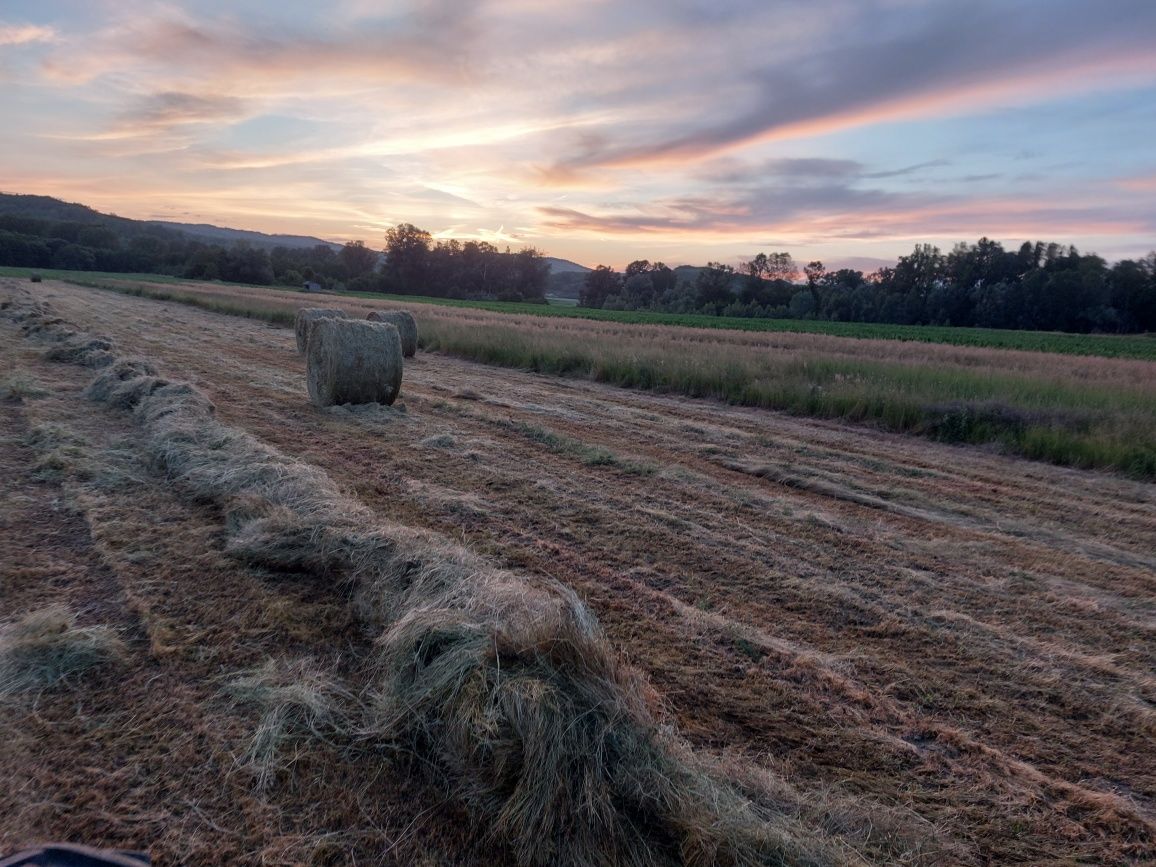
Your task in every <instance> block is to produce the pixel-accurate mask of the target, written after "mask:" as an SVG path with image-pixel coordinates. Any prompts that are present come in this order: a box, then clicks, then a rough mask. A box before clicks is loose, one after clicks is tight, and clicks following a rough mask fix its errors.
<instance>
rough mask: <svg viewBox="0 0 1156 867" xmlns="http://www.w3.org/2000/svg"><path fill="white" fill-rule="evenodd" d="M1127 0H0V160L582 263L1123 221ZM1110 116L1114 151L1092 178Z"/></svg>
mask: <svg viewBox="0 0 1156 867" xmlns="http://www.w3.org/2000/svg"><path fill="white" fill-rule="evenodd" d="M1118 7H1119V8H1118V9H1117V12H1118V13H1119V14H1118V15H1117V16H1115V17H1113V16H1107V15H1104V14H1099V13H1097V14H1092V12H1091V11H1090V7H1089V4H1086V3H1082V2H1078V0H1049V2H1048V3H1045V2H1043V0H1010V2H1008V3H1006V4H994V3H979V4H975V5H974V6H973V7H970V8H969V10H968V14H966V15H963V14H960V10H959V7H958V4H953V3H951V2H948V0H918V2H909V0H897V2H886V3H873V4H860V3H853V2H850V0H814V2H801V0H789V2H784V3H780V4H765V3H759V2H753V0H751V2H748V0H732V2H727V3H720V2H713V0H677V2H671V0H638V2H637V3H629V4H627V3H616V2H609V0H602V2H597V3H584V4H568V5H565V6H559V4H556V3H548V2H545V0H479V2H466V0H411V2H405V3H399V4H381V3H371V2H366V0H341V2H339V3H336V4H329V5H327V6H324V7H322V6H318V7H317V8H312V7H310V6H308V5H307V4H300V5H295V6H293V7H292V9H287V10H277V9H276V8H275V7H270V6H268V5H267V4H260V3H256V2H244V3H237V4H227V3H222V2H214V3H211V4H210V3H207V2H197V0H188V2H184V3H182V4H180V5H177V4H155V3H143V2H138V3H131V4H112V3H105V4H92V5H91V6H85V7H84V10H83V14H82V15H81V14H79V13H78V14H77V15H75V16H72V17H71V18H70V17H69V16H64V15H60V16H58V17H57V18H52V16H51V15H42V14H40V11H37V14H36V15H35V16H31V19H32V20H36V21H37V22H41V21H49V22H50V23H37V24H17V23H9V24H0V45H4V46H21V45H32V44H35V45H38V46H40V47H38V48H37V49H36V50H35V51H31V52H24V53H22V54H21V57H22V60H21V61H20V63H19V64H13V69H15V70H18V71H17V72H15V73H13V72H7V70H6V72H7V75H8V76H9V78H11V77H12V76H13V75H18V76H19V77H20V80H19V82H18V84H19V87H14V88H8V89H7V90H6V92H3V93H0V110H3V111H4V112H5V115H6V117H8V118H11V119H13V122H12V123H11V124H10V131H9V132H8V134H7V135H8V138H7V140H0V159H3V160H4V163H5V165H6V167H7V166H13V167H14V170H12V171H9V172H6V175H7V177H6V182H7V183H8V184H10V185H13V186H14V187H15V186H16V185H17V184H19V186H20V189H19V191H22V192H36V193H46V194H51V195H58V196H61V197H63V198H66V199H70V200H83V201H85V202H86V203H88V204H91V205H93V206H96V207H103V208H108V209H112V210H116V211H118V212H120V213H122V214H125V215H127V216H140V215H146V214H150V213H155V212H157V211H158V210H164V209H175V210H177V211H180V212H182V213H184V212H188V213H192V214H196V215H197V217H196V218H197V219H198V220H203V221H207V222H218V223H224V224H233V225H237V226H239V227H242V228H255V229H263V230H267V231H287V232H294V233H305V234H323V235H324V236H326V237H332V238H337V239H341V240H344V239H352V238H357V239H360V240H365V241H367V242H369V243H371V244H380V243H381V235H382V233H383V232H384V229H385V228H387V227H388V226H389V225H391V224H392V223H394V222H401V221H405V222H413V223H415V224H417V225H420V226H422V227H423V228H426V229H428V230H430V231H431V232H432V233H433V234H434V235H435V236H436V237H440V238H461V239H467V238H476V239H485V240H490V241H491V242H493V243H500V244H502V245H505V244H510V245H512V246H513V245H517V244H520V243H524V242H525V241H526V240H527V239H529V238H533V239H534V243H535V244H538V245H539V246H542V247H544V248H546V249H548V251H550V252H553V253H557V254H560V255H570V256H573V257H576V258H580V259H582V260H585V261H587V262H592V263H593V262H597V261H604V260H605V259H609V258H610V257H611V256H624V257H627V260H629V258H635V256H633V255H630V253H629V250H628V249H627V248H628V246H629V245H630V244H634V245H637V250H636V252H637V254H638V255H642V256H646V255H648V254H649V253H650V251H651V250H661V251H663V255H664V257H665V258H668V259H672V260H674V261H691V262H701V261H705V260H706V259H709V258H712V257H714V256H715V255H721V251H732V250H736V249H746V250H748V251H751V250H754V249H756V248H757V247H760V246H764V245H766V244H767V243H769V242H771V241H774V242H777V243H783V244H786V243H796V244H799V245H802V246H804V247H805V248H806V249H809V250H813V251H815V252H816V254H817V255H823V256H827V257H832V258H835V257H838V256H840V255H841V256H844V257H846V256H848V255H851V254H853V253H854V254H858V253H859V252H862V251H861V248H862V246H863V245H868V244H870V245H876V246H874V247H872V254H875V253H882V254H884V255H894V254H897V253H901V252H905V250H904V247H905V246H907V245H908V243H909V242H910V241H912V240H925V239H932V238H935V239H938V238H942V237H949V238H953V239H954V240H962V239H964V238H970V239H974V238H975V237H978V235H980V234H995V233H1004V235H1007V236H1016V237H1020V235H1018V234H1017V233H1022V236H1024V237H1026V236H1038V235H1043V234H1050V235H1053V236H1056V237H1057V239H1058V240H1060V239H1062V240H1072V241H1079V242H1080V243H1081V246H1083V247H1086V246H1088V244H1089V243H1095V242H1097V241H1099V240H1103V241H1104V242H1105V243H1112V244H1116V245H1117V246H1119V245H1121V244H1124V243H1125V241H1124V240H1122V239H1123V238H1125V237H1128V238H1132V237H1136V236H1142V235H1143V234H1144V233H1145V232H1151V231H1152V229H1153V225H1154V223H1156V206H1153V205H1152V204H1150V203H1149V200H1150V198H1151V197H1150V196H1146V195H1144V194H1145V193H1150V192H1151V191H1152V190H1153V189H1154V187H1153V180H1152V179H1153V178H1154V177H1156V174H1154V173H1156V160H1154V159H1153V158H1152V157H1151V156H1150V155H1148V154H1147V152H1146V151H1145V150H1144V148H1143V147H1142V143H1143V142H1144V141H1150V140H1151V139H1152V137H1153V135H1156V119H1154V118H1153V117H1152V116H1151V113H1150V112H1148V113H1147V114H1144V113H1142V112H1139V111H1138V110H1137V109H1136V108H1135V107H1134V106H1141V105H1142V104H1143V101H1144V100H1145V99H1151V98H1152V96H1153V90H1154V89H1156V53H1153V52H1152V51H1151V50H1150V44H1151V39H1146V38H1143V34H1144V32H1145V30H1146V28H1147V29H1148V31H1149V32H1151V30H1152V29H1153V28H1156V6H1153V5H1152V4H1150V3H1145V2H1141V0H1119V2H1118ZM30 10H31V7H30ZM383 10H384V11H383ZM1044 11H1048V13H1049V14H1048V19H1047V20H1048V22H1049V23H1048V26H1047V28H1046V29H1047V34H1046V35H1047V38H1046V39H1044V38H1041V36H1040V28H1041V27H1042V26H1043V25H1041V23H1040V22H1041V14H1042V12H1044ZM21 17H22V18H25V19H27V18H28V17H29V16H21ZM25 55H26V56H25ZM1108 94H1110V95H1113V96H1115V97H1116V98H1117V99H1118V100H1119V102H1118V105H1119V106H1120V108H1118V109H1115V111H1116V114H1115V115H1114V114H1113V113H1112V111H1113V109H1111V108H1106V107H1105V106H1104V104H1103V97H1104V96H1105V95H1108ZM1130 94H1133V96H1131V97H1129V95H1130ZM1129 98H1131V102H1132V103H1133V104H1134V106H1133V107H1131V108H1129V103H1128V100H1129ZM1114 105H1115V104H1114ZM1009 109H1010V110H1011V111H1008V110H1009ZM1025 109H1039V119H1040V121H1039V122H1040V127H1039V128H1038V130H1037V129H1033V130H1032V133H1031V134H1032V136H1033V138H1032V140H1030V141H1024V142H1023V143H1022V145H1020V146H1018V147H1015V148H1014V150H1015V151H1017V152H1022V153H1026V154H1029V156H1027V157H1025V158H1024V159H1023V161H1022V163H1018V164H1016V165H1014V166H1013V165H1012V164H1011V163H1012V161H1013V157H1011V156H1010V155H1009V154H1010V153H1011V152H1012V150H1013V148H1012V144H1011V143H1009V142H1008V137H1009V132H1008V130H1009V129H1011V128H1012V127H1011V126H1010V125H1009V117H1011V116H1012V115H1014V114H1015V113H1016V112H1020V111H1023V110H1025ZM1126 110H1130V111H1132V112H1133V115H1134V117H1133V116H1132V115H1129V116H1128V117H1125V116H1124V112H1125V111H1126ZM1117 115H1118V116H1119V117H1118V118H1117ZM48 117H50V118H51V119H52V123H51V124H47V123H46V122H45V118H48ZM949 117H951V118H960V117H962V118H966V119H967V121H968V125H969V127H968V129H969V136H970V138H969V139H968V140H967V141H953V140H944V139H942V138H940V139H937V138H935V137H934V136H929V137H927V138H926V139H924V138H921V137H920V136H918V135H913V134H910V133H911V130H913V129H914V128H915V125H918V124H924V125H925V126H926V125H931V124H934V123H942V119H943V118H949ZM1093 117H1094V118H1095V120H1094V121H1092V120H1090V118H1093ZM1112 124H1116V126H1112ZM1128 124H1132V126H1131V127H1129V126H1128ZM1016 129H1020V128H1018V127H1017V128H1016ZM1108 129H1116V130H1128V129H1132V130H1135V132H1133V133H1132V134H1131V135H1109V134H1108V133H1107V132H1106V130H1108ZM840 131H855V133H854V134H850V133H847V134H844V135H836V133H838V132H840ZM857 136H859V137H861V138H863V139H866V138H867V137H869V136H870V137H872V140H873V141H880V140H884V141H885V142H886V144H885V146H882V147H875V148H874V149H872V148H869V147H868V146H867V145H866V144H865V143H864V142H861V141H857V140H856V138H857ZM1093 140H1096V141H1104V144H1103V145H1102V147H1103V148H1104V150H1105V154H1108V153H1110V154H1111V158H1112V159H1113V160H1114V161H1115V164H1117V165H1118V166H1119V168H1118V172H1117V173H1118V174H1119V176H1120V178H1121V179H1120V180H1115V181H1109V182H1107V183H1103V184H1101V185H1100V186H1099V187H1096V186H1093V184H1092V178H1093V175H1092V170H1091V169H1089V168H1086V167H1085V164H1086V163H1087V159H1086V153H1087V149H1088V148H1089V147H1091V145H1090V144H1089V142H1091V141H1093ZM993 142H994V143H996V144H994V145H993V144H992V143H993ZM1100 146H1101V145H1096V147H1100ZM1001 148H1002V150H1001ZM948 166H950V171H948V170H947V167H948ZM1057 166H1059V167H1060V168H1057ZM936 169H938V170H936ZM983 178H987V179H990V180H991V183H988V184H986V185H985V184H983V183H982V182H981V181H980V180H977V179H983ZM969 179H970V180H969ZM1057 185H1062V186H1063V187H1064V188H1065V189H1067V190H1069V191H1071V195H1067V196H1058V195H1057V194H1056V192H1055V190H1056V189H1057V188H1059V187H1058V186H1057ZM995 193H999V195H995ZM510 226H513V227H517V228H514V229H508V228H506V227H510ZM495 227H496V228H495ZM886 244H890V245H891V247H890V248H888V249H887V250H883V249H882V245H886ZM1136 252H1142V251H1136Z"/></svg>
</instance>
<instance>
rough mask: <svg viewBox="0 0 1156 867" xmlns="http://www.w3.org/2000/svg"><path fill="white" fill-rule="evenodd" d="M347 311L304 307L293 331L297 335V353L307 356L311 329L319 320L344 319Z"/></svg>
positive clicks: (294, 323)
mask: <svg viewBox="0 0 1156 867" xmlns="http://www.w3.org/2000/svg"><path fill="white" fill-rule="evenodd" d="M344 318H345V311H344V310H337V309H336V308H334V307H302V308H301V309H300V310H298V311H297V317H296V318H295V319H294V320H293V331H294V332H295V333H296V335H297V351H298V352H300V353H301V354H302V355H304V354H305V348H306V347H307V346H308V345H309V328H310V326H311V325H312V324H313V323H314V322H316V321H317V320H318V319H344Z"/></svg>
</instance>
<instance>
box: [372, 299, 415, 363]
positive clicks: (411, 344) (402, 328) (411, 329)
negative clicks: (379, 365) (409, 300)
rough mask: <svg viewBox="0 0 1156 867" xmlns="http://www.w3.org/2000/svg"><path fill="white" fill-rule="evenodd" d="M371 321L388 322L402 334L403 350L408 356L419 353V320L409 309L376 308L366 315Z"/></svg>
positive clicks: (411, 356)
mask: <svg viewBox="0 0 1156 867" xmlns="http://www.w3.org/2000/svg"><path fill="white" fill-rule="evenodd" d="M366 318H367V319H368V320H369V321H370V322H388V323H389V324H390V325H392V326H394V327H395V328H397V330H398V333H399V334H401V351H402V354H403V355H404V356H405V357H406V358H413V357H414V356H415V355H416V354H417V320H416V319H414V318H413V314H412V313H410V312H409V311H408V310H374V311H373V312H372V313H370V314H369V316H367V317H366Z"/></svg>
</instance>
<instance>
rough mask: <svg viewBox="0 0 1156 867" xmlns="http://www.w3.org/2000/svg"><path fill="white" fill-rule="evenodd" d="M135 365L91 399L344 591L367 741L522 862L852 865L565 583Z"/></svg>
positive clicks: (273, 562)
mask: <svg viewBox="0 0 1156 867" xmlns="http://www.w3.org/2000/svg"><path fill="white" fill-rule="evenodd" d="M133 364H134V363H133V362H131V361H125V362H118V363H115V364H113V365H110V366H109V367H108V368H106V369H105V370H104V371H102V372H101V373H100V374H99V375H98V376H97V378H96V380H95V381H94V382H93V384H92V386H91V387H90V389H89V394H90V395H91V396H93V397H94V398H96V399H98V400H103V401H105V402H109V403H114V404H117V405H122V406H131V407H132V409H133V412H134V413H135V415H136V418H137V419H138V421H139V423H140V424H141V425H142V427H143V430H144V432H145V437H146V442H147V444H148V448H149V449H150V451H151V453H152V455H153V457H154V458H155V459H156V461H157V463H158V465H159V467H160V468H161V469H163V470H164V471H165V472H166V473H167V474H168V475H169V476H170V477H171V478H173V479H175V480H177V481H178V482H179V483H181V484H182V485H184V486H185V487H186V489H187V490H190V491H191V492H192V493H193V494H194V495H195V496H197V497H198V498H201V499H204V500H206V501H208V502H212V503H215V504H217V505H219V506H220V507H221V508H222V509H223V510H224V512H225V515H226V544H227V548H228V550H229V551H230V552H231V553H232V554H233V555H234V556H236V557H238V558H240V559H242V560H245V561H247V562H251V563H253V564H257V565H260V566H261V567H263V568H266V569H275V570H277V569H280V570H294V571H305V572H309V573H312V574H314V575H316V576H318V577H319V578H322V579H324V580H327V581H332V582H340V583H342V584H345V585H347V586H348V587H349V589H350V590H351V591H352V592H353V596H354V602H355V605H356V606H357V609H358V611H359V613H360V615H361V616H362V617H363V619H364V620H365V621H366V622H367V623H368V624H370V625H371V626H373V627H374V628H376V629H379V630H380V638H379V640H378V656H377V662H378V663H379V666H380V674H379V675H378V684H377V691H376V695H375V697H374V699H373V711H372V715H371V720H372V721H371V724H370V725H369V731H368V734H370V735H371V736H373V737H375V738H379V739H381V740H383V741H385V742H388V743H390V744H393V745H395V746H396V747H398V749H396V750H394V751H392V752H393V753H394V754H400V755H412V756H414V757H415V758H416V759H417V766H418V767H429V766H431V765H432V766H433V767H435V768H437V769H438V770H439V772H440V774H441V776H442V778H443V779H444V780H445V781H446V784H447V785H448V787H449V788H450V789H451V790H452V793H453V794H454V795H455V796H456V797H457V798H459V799H460V800H461V801H463V802H464V803H465V804H466V805H467V806H468V807H469V809H470V810H471V812H472V815H473V816H474V819H475V821H476V822H477V824H478V826H479V827H481V828H485V829H488V831H489V833H491V834H492V835H493V836H495V837H496V838H499V839H501V840H502V841H504V842H505V843H506V844H507V845H508V846H509V847H510V848H511V850H512V851H513V852H514V853H515V855H516V857H517V859H518V861H519V862H520V863H522V864H526V865H547V864H550V865H555V864H560V865H591V864H606V865H611V864H615V865H640V867H641V865H672V864H691V865H712V864H719V865H728V864H829V863H836V862H840V861H851V860H854V857H853V856H851V855H848V854H846V853H843V854H842V855H840V856H838V857H837V856H835V855H833V854H831V852H832V851H833V848H834V847H833V845H831V846H828V845H827V844H825V843H820V842H815V841H814V840H813V839H808V838H810V837H814V836H815V835H814V834H807V833H804V832H803V831H802V829H801V826H800V824H799V823H798V821H797V820H796V819H795V818H794V816H793V814H792V812H791V810H790V809H789V808H787V807H781V808H780V807H778V806H776V807H774V808H772V807H767V806H756V805H755V804H753V803H752V802H750V801H748V800H747V799H745V798H744V797H742V796H740V795H739V794H738V793H737V792H736V791H735V790H734V789H733V788H732V787H731V786H729V785H726V784H724V783H722V782H720V781H718V780H716V779H714V778H712V776H711V775H709V774H708V773H706V772H705V771H704V770H703V769H702V767H703V766H702V765H701V763H700V762H699V760H698V759H697V758H696V757H695V756H694V755H693V753H692V752H691V751H690V749H689V747H688V746H687V745H686V744H685V742H684V741H683V740H682V739H681V738H680V737H678V736H677V734H676V733H674V732H673V730H672V729H671V728H670V727H668V726H664V725H661V724H660V716H659V714H658V713H657V710H658V699H657V696H656V695H655V694H654V693H653V691H652V689H651V688H650V687H649V685H648V684H647V683H646V681H645V680H644V678H643V677H642V676H641V675H640V674H639V673H638V672H637V671H635V670H633V669H631V668H629V667H628V666H625V665H624V664H622V662H621V661H620V660H619V658H618V657H617V655H616V654H615V653H614V652H613V651H612V649H611V648H610V646H609V644H608V642H607V640H606V639H605V637H604V636H603V634H602V632H601V630H600V628H599V626H598V623H597V621H596V619H595V618H594V616H593V614H592V613H591V612H590V611H589V610H588V609H587V608H586V606H585V605H584V604H583V603H582V602H581V601H580V600H579V599H578V598H577V596H576V595H575V594H574V593H573V592H572V591H571V590H570V589H569V588H567V587H564V586H562V585H560V584H558V583H556V582H553V581H550V580H548V579H545V578H540V577H536V576H532V575H520V574H515V573H511V572H507V571H504V570H500V569H496V568H494V567H493V566H492V565H491V564H489V563H487V562H486V561H484V560H482V559H480V558H478V557H477V556H476V555H474V554H473V553H472V552H470V551H468V550H466V549H464V548H461V547H459V546H456V545H454V544H452V543H450V542H448V541H447V540H445V539H444V538H442V537H439V536H437V535H435V534H431V533H428V532H424V531H418V530H414V529H412V528H408V527H404V526H399V525H394V524H391V523H386V522H382V521H381V520H380V518H379V517H378V516H376V515H375V514H373V513H372V512H370V510H368V509H367V508H366V507H365V506H363V505H362V504H360V503H358V502H356V501H354V500H352V499H350V498H349V497H347V496H346V495H344V494H343V493H342V492H341V491H340V490H339V489H338V488H337V486H336V485H335V484H334V482H333V480H332V479H331V478H330V477H329V476H328V475H327V474H326V473H324V472H323V471H321V470H320V469H318V468H316V467H313V466H308V465H304V464H302V463H300V462H298V461H295V460H293V459H291V458H289V457H287V456H286V455H284V454H282V453H280V452H278V451H277V450H275V449H273V448H271V447H270V446H268V445H267V444H265V443H263V442H261V441H259V440H257V439H255V438H254V437H252V436H250V435H249V434H247V433H245V432H243V431H240V430H238V429H236V428H231V427H228V426H225V425H223V424H221V423H220V422H219V421H217V420H216V418H215V417H214V408H213V405H212V403H211V402H210V401H209V400H208V399H207V398H206V397H205V396H204V395H203V394H201V393H200V392H199V391H197V390H196V389H195V388H193V387H192V386H191V385H189V384H188V383H183V382H169V381H167V380H163V379H160V378H159V377H158V376H157V375H156V374H155V372H150V371H148V370H145V369H140V370H137V371H135V375H133V374H134V369H133V367H132V365H133ZM294 706H295V708H296V710H294V711H293V713H294V714H298V715H299V718H301V719H305V720H308V719H309V717H310V715H311V714H312V713H313V711H312V710H310V707H311V706H310V704H309V702H308V701H306V702H304V704H302V703H300V702H297V703H296V704H295V705H294ZM299 712H300V713H299ZM305 724H306V725H308V722H306V723H305ZM829 850H830V851H829Z"/></svg>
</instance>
